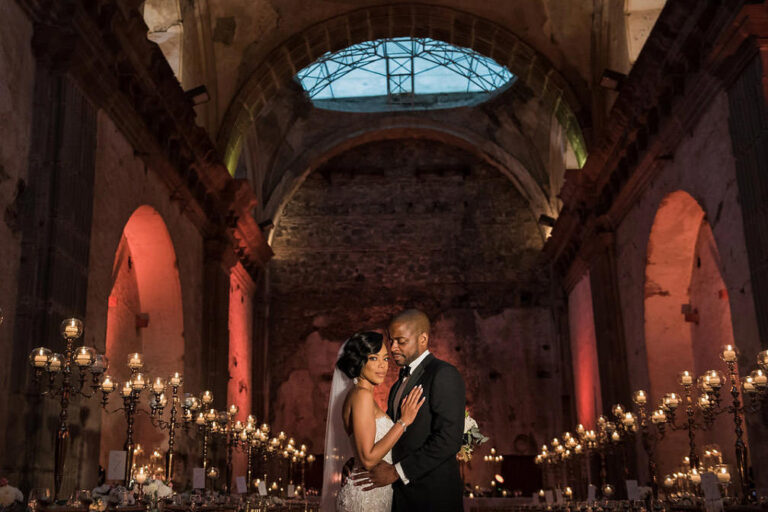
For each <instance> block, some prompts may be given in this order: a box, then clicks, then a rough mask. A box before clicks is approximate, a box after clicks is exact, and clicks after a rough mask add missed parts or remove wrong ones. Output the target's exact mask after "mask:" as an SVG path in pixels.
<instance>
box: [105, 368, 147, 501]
mask: <svg viewBox="0 0 768 512" xmlns="http://www.w3.org/2000/svg"><path fill="white" fill-rule="evenodd" d="M143 368H144V359H143V358H142V356H141V354H139V353H133V354H128V369H129V370H130V372H131V374H130V377H129V378H128V380H126V381H125V382H124V383H123V386H122V388H121V389H120V396H121V397H122V399H123V406H122V407H121V408H119V409H115V410H114V411H111V412H112V413H115V412H121V411H122V412H123V413H124V414H125V422H126V437H125V445H124V448H125V451H126V457H125V475H124V477H125V481H124V483H125V486H126V487H128V485H129V483H130V482H131V480H132V479H133V465H134V464H133V459H134V455H135V445H134V444H133V424H134V417H135V416H136V414H138V413H139V412H143V411H141V409H139V400H140V399H141V392H142V391H144V390H145V389H146V388H147V378H146V376H145V375H144V374H143V373H142V372H141V370H142V369H143Z"/></svg>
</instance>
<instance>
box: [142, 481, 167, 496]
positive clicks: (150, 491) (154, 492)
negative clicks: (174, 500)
mask: <svg viewBox="0 0 768 512" xmlns="http://www.w3.org/2000/svg"><path fill="white" fill-rule="evenodd" d="M172 494H173V489H171V487H170V486H169V485H166V484H165V482H163V481H162V480H160V479H150V480H149V483H146V484H144V495H145V496H147V497H148V498H149V499H150V500H152V501H157V500H161V499H163V498H168V497H169V496H171V495H172Z"/></svg>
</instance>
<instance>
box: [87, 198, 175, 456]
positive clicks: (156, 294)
mask: <svg viewBox="0 0 768 512" xmlns="http://www.w3.org/2000/svg"><path fill="white" fill-rule="evenodd" d="M183 331H184V327H183V312H182V301H181V284H180V281H179V271H178V265H177V261H176V252H175V250H174V248H173V243H172V241H171V237H170V235H169V233H168V229H167V228H166V225H165V222H164V221H163V219H162V217H161V216H160V214H159V213H158V212H157V211H156V210H155V209H154V208H152V207H150V206H146V205H144V206H141V207H139V208H138V209H137V210H136V211H135V212H134V213H133V215H131V217H130V219H129V220H128V222H127V223H126V225H125V228H124V230H123V236H122V237H121V239H120V243H119V245H118V248H117V251H116V254H115V261H114V265H113V268H112V290H111V292H110V295H109V307H108V311H107V336H106V337H107V343H106V344H107V357H108V358H109V361H110V373H111V375H112V376H113V377H115V378H116V379H117V380H118V381H119V382H123V381H125V380H126V379H127V378H128V376H129V374H130V372H129V370H128V366H127V358H128V354H130V353H133V352H139V353H141V354H143V356H144V361H145V369H144V373H145V374H147V375H149V376H150V377H154V376H162V377H165V378H167V377H168V376H169V375H170V374H172V373H173V372H175V371H178V372H183V369H184V332H183ZM147 397H148V394H147V393H146V392H145V393H144V394H143V396H142V403H141V407H142V408H143V409H147V408H148V405H147ZM117 400H119V398H118V399H117ZM117 400H113V401H112V402H113V403H117ZM166 437H167V436H166V434H165V433H163V432H161V431H159V430H157V429H155V428H154V427H152V425H151V423H150V422H149V420H148V418H147V416H146V415H143V414H139V415H137V416H136V424H135V433H134V441H135V442H138V443H140V444H141V446H142V449H143V452H144V455H143V456H144V457H145V458H146V457H149V454H150V453H151V450H153V449H156V448H157V449H160V450H161V451H162V452H164V451H165V450H166V449H167V440H166ZM125 438H126V425H125V418H124V416H123V415H122V414H117V413H115V414H108V413H103V415H102V429H101V446H100V462H101V464H102V466H103V467H106V463H107V460H108V457H109V452H110V450H122V449H123V444H124V443H125ZM139 462H144V460H143V459H142V458H141V457H140V458H139Z"/></svg>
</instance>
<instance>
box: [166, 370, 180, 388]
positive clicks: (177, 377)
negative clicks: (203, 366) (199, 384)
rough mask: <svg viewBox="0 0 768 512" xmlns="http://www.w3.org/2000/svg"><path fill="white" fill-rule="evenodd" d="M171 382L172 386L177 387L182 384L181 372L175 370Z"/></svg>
mask: <svg viewBox="0 0 768 512" xmlns="http://www.w3.org/2000/svg"><path fill="white" fill-rule="evenodd" d="M169 382H170V383H171V386H173V387H175V388H177V387H179V386H181V374H180V373H179V372H174V373H173V375H171V378H170V379H169Z"/></svg>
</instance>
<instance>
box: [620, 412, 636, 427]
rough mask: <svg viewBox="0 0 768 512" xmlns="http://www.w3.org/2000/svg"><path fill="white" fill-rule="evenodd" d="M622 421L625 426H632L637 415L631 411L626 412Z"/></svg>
mask: <svg viewBox="0 0 768 512" xmlns="http://www.w3.org/2000/svg"><path fill="white" fill-rule="evenodd" d="M622 423H624V426H626V427H631V426H632V425H634V424H635V415H634V414H632V413H631V412H628V413H625V414H624V419H622Z"/></svg>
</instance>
